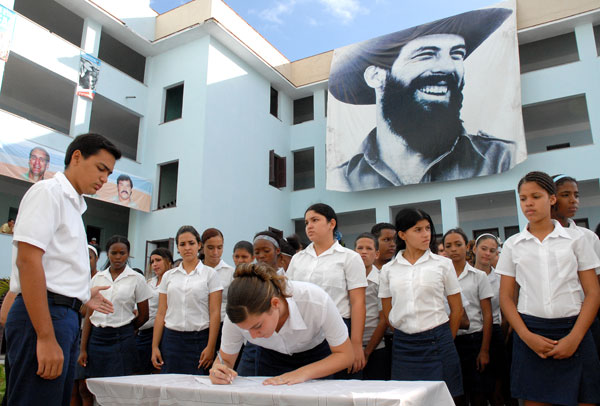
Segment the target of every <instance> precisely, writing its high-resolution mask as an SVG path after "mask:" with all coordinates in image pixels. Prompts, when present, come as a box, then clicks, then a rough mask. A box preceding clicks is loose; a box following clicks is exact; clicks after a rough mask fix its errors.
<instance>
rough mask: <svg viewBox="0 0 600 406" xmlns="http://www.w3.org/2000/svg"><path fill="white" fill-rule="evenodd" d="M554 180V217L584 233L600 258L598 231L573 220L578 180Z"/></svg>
mask: <svg viewBox="0 0 600 406" xmlns="http://www.w3.org/2000/svg"><path fill="white" fill-rule="evenodd" d="M552 180H553V181H554V185H555V186H556V203H555V204H554V205H553V206H552V218H553V219H555V220H558V222H559V223H560V225H561V226H563V227H566V228H569V229H573V230H577V231H579V232H580V233H581V234H583V236H584V237H585V239H586V241H587V242H588V243H589V245H590V246H591V247H592V248H593V249H594V252H595V253H596V256H597V257H598V258H600V239H599V238H598V236H597V235H596V233H595V232H593V231H592V230H590V229H587V228H585V227H579V226H578V225H577V224H575V222H574V221H573V217H575V214H577V210H578V209H579V185H578V183H577V180H575V178H572V177H570V176H566V175H556V176H554V177H553V178H552ZM596 275H598V280H599V281H600V268H596ZM598 317H600V313H599V314H598V315H597V316H596V320H594V322H593V323H592V326H591V327H590V331H591V332H592V336H593V337H594V342H595V343H596V352H598V353H599V355H600V321H599V320H598Z"/></svg>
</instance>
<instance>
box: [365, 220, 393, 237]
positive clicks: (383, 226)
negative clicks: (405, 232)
mask: <svg viewBox="0 0 600 406" xmlns="http://www.w3.org/2000/svg"><path fill="white" fill-rule="evenodd" d="M382 230H392V231H393V232H394V233H396V227H394V225H393V224H390V223H377V224H375V225H374V226H373V227H371V234H373V235H374V236H375V238H377V239H379V236H380V235H381V231H382Z"/></svg>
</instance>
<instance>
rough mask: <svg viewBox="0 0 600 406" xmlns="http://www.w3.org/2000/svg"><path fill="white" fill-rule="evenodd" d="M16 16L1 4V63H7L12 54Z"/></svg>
mask: <svg viewBox="0 0 600 406" xmlns="http://www.w3.org/2000/svg"><path fill="white" fill-rule="evenodd" d="M15 20H16V14H15V12H14V11H12V10H11V9H9V8H6V7H4V6H3V5H1V4H0V61H4V62H6V61H7V60H8V54H9V53H10V42H11V40H12V36H13V32H14V30H15Z"/></svg>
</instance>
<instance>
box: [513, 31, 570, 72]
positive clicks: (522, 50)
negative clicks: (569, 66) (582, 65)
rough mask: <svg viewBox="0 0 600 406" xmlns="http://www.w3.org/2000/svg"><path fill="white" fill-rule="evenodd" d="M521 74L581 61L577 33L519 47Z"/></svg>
mask: <svg viewBox="0 0 600 406" xmlns="http://www.w3.org/2000/svg"><path fill="white" fill-rule="evenodd" d="M519 58H520V63H521V73H527V72H531V71H534V70H538V69H544V68H549V67H552V66H558V65H564V64H566V63H571V62H576V61H578V60H579V54H578V53H577V42H576V41H575V33H573V32H570V33H568V34H563V35H558V36H556V37H551V38H546V39H542V40H539V41H535V42H530V43H528V44H523V45H519Z"/></svg>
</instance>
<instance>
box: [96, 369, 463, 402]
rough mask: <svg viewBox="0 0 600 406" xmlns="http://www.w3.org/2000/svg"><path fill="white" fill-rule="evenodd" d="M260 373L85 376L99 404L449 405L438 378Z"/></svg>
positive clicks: (447, 397) (443, 385)
mask: <svg viewBox="0 0 600 406" xmlns="http://www.w3.org/2000/svg"><path fill="white" fill-rule="evenodd" d="M264 379H265V378H264V377H237V378H236V379H235V381H234V384H233V385H212V384H211V383H210V380H209V379H208V377H207V376H192V375H178V374H164V375H161V374H159V375H136V376H122V377H115V378H93V379H88V380H87V385H88V388H89V389H90V391H91V392H92V393H93V394H94V395H96V399H97V401H98V403H99V404H100V405H102V406H112V405H142V406H167V405H182V406H192V405H194V406H198V405H206V406H224V405H227V406H230V405H252V406H259V405H260V406H262V405H273V406H275V405H277V406H288V405H299V406H310V405H315V406H418V405H423V406H445V405H448V406H451V405H454V402H453V401H452V397H451V396H450V392H448V388H447V387H446V384H445V383H444V382H440V381H434V382H425V381H416V382H407V381H357V380H315V381H309V382H305V383H301V384H298V385H291V386H287V385H286V386H266V385H262V381H263V380H264Z"/></svg>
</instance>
